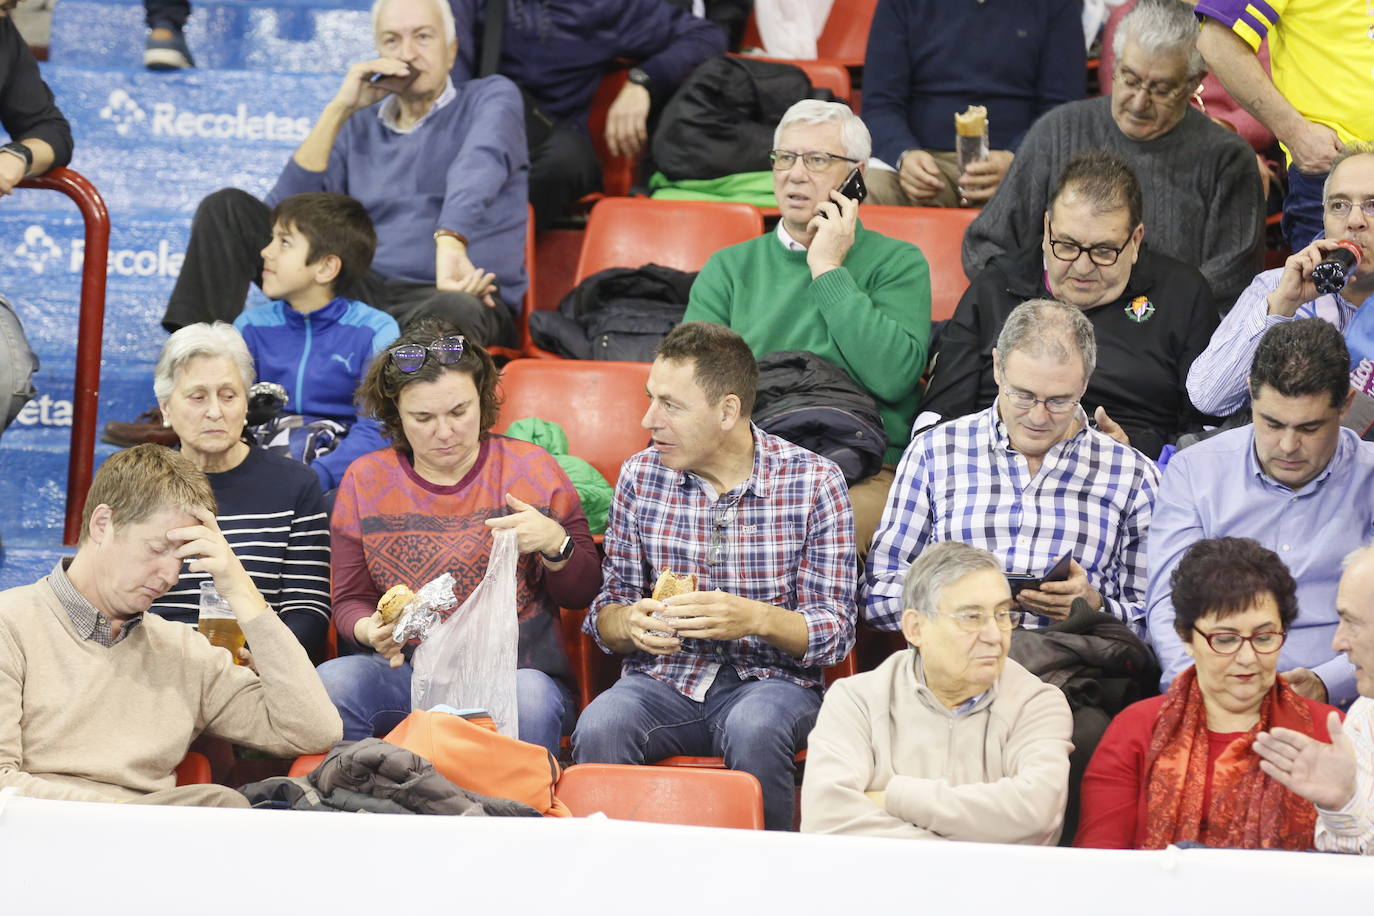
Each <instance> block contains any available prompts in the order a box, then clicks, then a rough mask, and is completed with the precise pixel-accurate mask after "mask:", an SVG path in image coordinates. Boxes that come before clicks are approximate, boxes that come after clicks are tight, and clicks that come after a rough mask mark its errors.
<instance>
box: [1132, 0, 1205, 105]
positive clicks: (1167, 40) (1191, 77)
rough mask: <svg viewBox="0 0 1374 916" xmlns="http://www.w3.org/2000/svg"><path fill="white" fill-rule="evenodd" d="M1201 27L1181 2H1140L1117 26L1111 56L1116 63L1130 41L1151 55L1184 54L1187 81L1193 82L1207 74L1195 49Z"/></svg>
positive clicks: (1170, 0) (1199, 53)
mask: <svg viewBox="0 0 1374 916" xmlns="http://www.w3.org/2000/svg"><path fill="white" fill-rule="evenodd" d="M1200 28H1201V27H1200V26H1199V25H1198V21H1197V17H1196V16H1195V15H1194V14H1193V8H1192V7H1191V6H1189V5H1187V4H1186V3H1182V2H1180V0H1141V2H1140V3H1139V5H1137V6H1136V8H1135V9H1133V10H1131V11H1130V12H1129V13H1127V14H1126V15H1125V16H1124V17H1122V19H1121V22H1119V23H1117V26H1116V34H1115V35H1113V36H1112V53H1113V54H1114V55H1116V59H1117V61H1118V62H1119V61H1120V60H1121V52H1122V51H1123V50H1124V49H1125V47H1126V42H1128V41H1130V42H1133V43H1134V44H1135V46H1136V47H1137V48H1139V49H1140V50H1142V51H1144V52H1145V53H1146V54H1149V55H1151V56H1155V55H1159V54H1170V53H1174V54H1183V55H1185V56H1186V57H1187V58H1188V72H1187V74H1186V78H1187V80H1188V82H1190V83H1194V82H1195V81H1196V80H1199V79H1201V78H1202V76H1203V74H1205V73H1206V72H1207V62H1206V61H1204V60H1203V59H1202V52H1201V51H1199V50H1198V49H1197V36H1198V31H1199V29H1200ZM1189 88H1192V87H1191V86H1190V87H1189Z"/></svg>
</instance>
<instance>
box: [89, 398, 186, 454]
mask: <svg viewBox="0 0 1374 916" xmlns="http://www.w3.org/2000/svg"><path fill="white" fill-rule="evenodd" d="M100 441H101V442H108V443H109V444H110V445H117V446H119V447H120V448H128V447H130V446H132V445H142V444H143V443H145V442H155V443H157V444H158V445H166V446H168V447H171V446H174V445H176V444H177V443H179V442H180V441H181V439H180V438H179V437H178V436H177V434H176V433H175V432H173V431H172V428H171V427H170V426H166V425H164V424H163V422H162V411H160V410H158V409H157V408H156V407H154V408H153V409H152V410H147V411H144V412H143V413H142V414H141V415H140V416H139V418H138V419H137V420H135V421H134V422H132V423H125V422H123V421H122V420H111V421H110V422H108V423H106V424H105V431H104V432H103V433H101V434H100Z"/></svg>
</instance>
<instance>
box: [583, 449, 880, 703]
mask: <svg viewBox="0 0 1374 916" xmlns="http://www.w3.org/2000/svg"><path fill="white" fill-rule="evenodd" d="M751 429H752V431H753V434H754V467H753V471H752V473H751V474H750V475H749V479H748V480H746V481H745V482H744V483H742V484H740V485H739V486H738V487H735V488H734V489H733V490H731V491H730V492H729V493H725V494H720V495H719V496H718V495H717V494H716V493H715V492H714V491H713V489H712V488H711V487H710V486H709V485H708V484H707V483H706V482H705V481H703V480H702V479H701V478H700V477H698V476H697V475H695V474H693V473H690V472H683V471H674V470H670V469H669V468H666V467H664V466H663V463H662V462H661V461H659V458H658V452H657V451H655V450H654V449H645V450H644V451H642V452H639V453H638V454H636V455H633V456H631V457H630V459H629V460H627V461H626V462H625V466H624V467H623V468H621V471H620V480H619V482H618V483H617V484H616V487H615V499H614V500H613V501H612V503H611V512H610V518H609V521H608V523H607V526H606V543H605V547H606V560H605V562H604V563H603V564H602V574H603V577H604V580H605V584H604V585H603V586H602V589H601V593H600V594H599V595H597V598H596V601H595V602H593V603H592V606H591V608H590V610H589V612H588V614H587V620H586V623H585V624H584V625H583V629H584V630H586V632H587V633H589V634H591V635H592V637H593V638H595V639H596V641H597V643H598V644H599V645H601V648H602V650H603V651H605V652H607V653H608V654H609V653H610V651H611V650H610V649H609V648H608V647H607V646H606V645H605V643H602V642H601V634H600V633H599V632H598V631H597V626H596V625H597V617H598V615H599V614H600V612H601V610H602V608H604V607H606V606H607V605H628V604H634V603H635V602H636V601H638V600H640V599H641V598H647V597H648V596H649V595H650V594H651V593H652V591H653V586H654V582H655V581H656V580H657V579H658V575H659V573H660V572H661V571H662V570H663V569H664V568H665V567H666V568H668V569H671V570H673V572H676V573H679V574H686V573H695V574H696V576H697V588H698V589H700V590H703V591H710V590H714V589H720V590H721V591H723V592H726V593H728V594H731V595H736V596H738V597H741V598H748V599H750V600H753V601H761V602H763V603H764V604H771V605H774V606H776V607H781V608H785V609H787V610H790V611H796V612H797V613H799V614H801V615H802V616H803V617H805V618H806V624H807V631H808V639H807V647H806V654H805V655H804V656H802V658H800V659H798V658H796V657H794V656H792V655H791V654H789V653H787V652H785V651H783V650H782V649H779V648H776V647H774V646H772V645H769V644H768V643H767V642H766V641H765V640H764V639H762V638H761V637H758V636H746V637H744V638H743V639H737V640H733V641H729V642H723V641H717V640H708V639H684V640H682V649H681V650H680V651H679V652H676V653H674V654H672V655H650V654H648V653H644V652H636V653H634V654H633V655H630V656H628V657H627V658H626V659H625V663H624V667H623V670H624V672H625V673H630V672H638V673H640V674H647V675H649V676H650V677H653V678H657V679H658V680H660V681H663V682H664V683H667V684H670V685H672V686H673V687H675V688H676V689H677V690H678V691H679V692H680V693H682V694H683V695H684V696H687V697H690V698H692V699H694V700H697V701H698V702H701V701H703V700H704V699H705V697H706V691H707V690H708V689H709V688H710V686H711V684H712V682H713V681H714V680H715V677H716V673H717V672H718V671H719V670H720V667H721V665H727V664H728V665H731V666H732V667H733V668H734V669H735V672H736V673H737V674H738V675H739V677H740V679H741V680H744V679H749V678H756V679H761V678H769V677H776V678H779V679H781V680H784V681H788V682H790V683H793V684H799V685H801V686H803V687H812V686H816V685H819V684H820V683H821V668H823V667H825V666H827V665H833V664H836V663H838V662H840V661H843V660H844V658H845V657H846V656H847V655H848V654H849V650H850V648H851V647H852V646H853V645H854V616H855V609H854V594H855V586H856V584H857V583H856V581H855V570H856V569H857V568H858V566H857V562H858V561H857V555H856V553H855V547H854V515H853V510H852V508H851V507H850V504H849V490H848V488H847V487H846V486H845V482H844V475H843V474H842V473H840V469H839V468H838V467H836V466H835V464H834V463H833V462H831V461H830V460H828V459H826V458H822V457H820V456H819V455H816V454H815V453H814V452H810V451H807V450H806V449H803V448H799V447H798V446H795V445H793V444H791V443H790V442H786V441H784V440H782V439H779V438H778V437H776V436H772V435H769V434H768V433H765V432H764V431H763V430H761V429H759V428H758V427H757V426H752V425H751ZM713 560H714V561H715V562H712V561H713Z"/></svg>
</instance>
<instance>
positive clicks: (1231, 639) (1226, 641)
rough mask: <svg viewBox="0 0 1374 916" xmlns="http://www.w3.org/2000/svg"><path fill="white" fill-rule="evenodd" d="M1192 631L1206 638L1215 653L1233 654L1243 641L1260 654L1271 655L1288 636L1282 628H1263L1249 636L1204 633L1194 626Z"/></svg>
mask: <svg viewBox="0 0 1374 916" xmlns="http://www.w3.org/2000/svg"><path fill="white" fill-rule="evenodd" d="M1193 632H1194V633H1196V634H1197V635H1199V636H1201V637H1202V638H1203V639H1205V640H1207V645H1209V646H1211V647H1212V651H1213V652H1215V653H1216V654H1217V655H1235V654H1236V653H1237V652H1239V651H1240V647H1241V646H1242V645H1244V644H1245V643H1247V642H1248V643H1249V644H1250V648H1252V649H1254V650H1255V651H1256V652H1258V653H1259V654H1260V655H1273V654H1274V653H1275V652H1277V651H1279V648H1280V647H1281V646H1282V645H1283V641H1284V640H1285V639H1287V638H1288V634H1287V633H1285V632H1283V631H1282V630H1265V631H1264V632H1263V633H1252V634H1251V635H1249V636H1241V635H1240V634H1239V633H1228V632H1225V631H1223V632H1220V633H1204V632H1202V631H1201V630H1199V629H1198V628H1197V627H1196V626H1194V627H1193Z"/></svg>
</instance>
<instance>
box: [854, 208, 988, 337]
mask: <svg viewBox="0 0 1374 916" xmlns="http://www.w3.org/2000/svg"><path fill="white" fill-rule="evenodd" d="M977 215H978V211H977V210H967V209H955V208H949V209H946V208H943V207H879V206H875V205H873V204H864V205H863V207H862V208H860V210H859V220H860V221H861V222H862V223H863V224H864V228H866V229H872V230H873V231H874V232H881V233H882V234H883V235H890V236H892V237H893V238H895V239H902V240H903V241H907V242H911V243H912V244H913V245H915V246H916V247H917V248H919V249H921V253H922V254H924V255H925V256H926V262H927V263H929V264H930V320H931V321H942V320H944V319H946V318H949V317H950V316H951V315H953V314H954V307H955V306H957V305H958V304H959V297H960V296H962V295H963V294H964V290H966V289H968V278H967V277H966V276H964V265H963V262H962V261H961V259H960V258H961V251H962V249H963V245H964V232H965V231H966V230H967V229H968V225H969V223H971V222H973V219H974V217H976V216H977Z"/></svg>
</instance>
